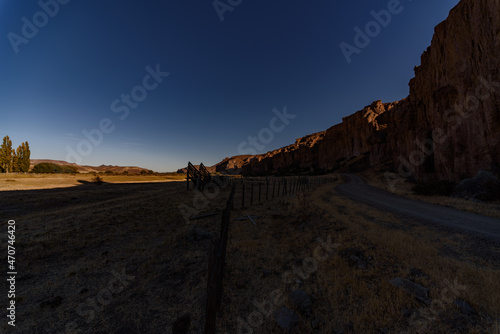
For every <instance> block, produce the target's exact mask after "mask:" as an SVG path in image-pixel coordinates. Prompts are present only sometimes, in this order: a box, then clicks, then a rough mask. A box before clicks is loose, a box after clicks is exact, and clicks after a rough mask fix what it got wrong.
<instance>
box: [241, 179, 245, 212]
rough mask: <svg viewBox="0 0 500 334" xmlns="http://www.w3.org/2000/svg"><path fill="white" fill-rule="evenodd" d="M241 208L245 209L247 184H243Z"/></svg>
mask: <svg viewBox="0 0 500 334" xmlns="http://www.w3.org/2000/svg"><path fill="white" fill-rule="evenodd" d="M241 208H242V209H244V208H245V183H242V189H241Z"/></svg>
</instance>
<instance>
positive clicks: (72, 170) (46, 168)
mask: <svg viewBox="0 0 500 334" xmlns="http://www.w3.org/2000/svg"><path fill="white" fill-rule="evenodd" d="M31 172H32V173H48V174H76V173H79V172H78V168H77V167H75V166H62V165H56V164H52V163H47V162H43V163H40V164H37V165H35V167H33V170H32V171H31Z"/></svg>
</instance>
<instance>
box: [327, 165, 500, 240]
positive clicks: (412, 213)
mask: <svg viewBox="0 0 500 334" xmlns="http://www.w3.org/2000/svg"><path fill="white" fill-rule="evenodd" d="M342 176H343V178H344V184H342V185H339V186H337V188H336V190H337V192H338V193H340V194H342V195H344V196H347V197H349V198H351V199H353V200H356V201H359V202H363V203H366V204H368V205H371V206H374V207H376V208H379V209H383V210H387V211H391V212H393V213H396V214H402V215H404V216H407V217H412V218H415V219H418V220H423V221H426V222H429V223H433V224H439V225H443V226H446V227H449V228H453V229H456V230H461V231H464V232H468V233H472V234H475V235H477V236H480V237H486V238H488V239H490V240H492V241H495V242H500V220H499V219H496V218H490V217H485V216H481V215H477V214H473V213H469V212H466V211H460V210H456V209H452V208H448V207H443V206H439V205H435V204H430V203H426V202H421V201H416V200H412V199H408V198H405V197H401V196H397V195H394V194H391V193H389V192H387V191H384V190H381V189H378V188H375V187H372V186H369V185H367V184H366V183H365V181H364V180H363V179H361V178H360V177H359V176H356V175H352V174H342Z"/></svg>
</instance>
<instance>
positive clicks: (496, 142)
mask: <svg viewBox="0 0 500 334" xmlns="http://www.w3.org/2000/svg"><path fill="white" fill-rule="evenodd" d="M499 51H500V0H488V1H477V0H463V1H461V2H460V3H459V4H458V5H457V6H456V7H455V8H454V9H452V10H451V12H450V15H449V17H448V19H447V20H446V21H444V22H442V23H441V24H439V25H438V26H437V27H436V28H435V33H434V37H433V40H432V43H431V46H430V47H429V48H428V49H427V50H426V51H425V52H424V53H423V55H422V59H421V65H420V66H418V67H416V68H415V78H414V79H412V80H411V81H410V84H409V85H410V95H409V97H408V98H406V99H404V100H402V101H399V102H394V103H386V104H383V103H382V102H381V101H376V102H374V103H373V104H372V105H370V106H368V107H365V108H364V109H363V110H360V111H358V112H356V113H354V114H353V115H351V116H348V117H345V118H344V119H343V122H342V123H341V124H338V125H335V126H333V127H331V128H329V129H328V130H326V131H324V132H320V133H315V134H312V135H309V136H306V137H304V138H300V139H297V141H296V142H295V144H293V145H290V146H287V147H284V148H281V149H279V150H276V151H272V152H269V153H267V154H263V155H257V156H252V157H248V158H247V159H245V160H246V161H245V162H244V163H242V165H241V166H238V167H242V172H243V173H245V174H264V173H265V174H270V173H275V172H300V171H323V170H335V169H337V170H361V169H364V168H370V167H372V168H376V169H379V170H392V171H397V172H399V173H400V174H401V175H402V176H405V177H408V176H412V177H414V178H416V179H426V178H437V179H441V180H454V181H456V180H459V179H461V178H464V177H472V176H474V175H475V174H476V173H477V172H478V170H480V169H487V170H492V171H494V172H496V173H498V172H499V171H500V78H499V69H500V54H499Z"/></svg>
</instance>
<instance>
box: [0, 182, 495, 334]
mask: <svg viewBox="0 0 500 334" xmlns="http://www.w3.org/2000/svg"><path fill="white" fill-rule="evenodd" d="M78 184H79V185H78V186H73V187H66V188H57V189H38V190H23V191H20V190H17V191H16V190H12V191H2V192H0V219H1V220H2V221H4V222H5V223H4V224H2V226H4V228H3V230H2V231H0V238H1V240H2V241H4V240H7V227H6V226H7V224H6V222H7V221H8V220H11V219H13V220H15V221H16V243H15V247H16V264H17V272H18V275H17V281H16V287H17V291H16V307H17V308H16V311H17V312H16V328H15V330H12V328H11V327H10V326H8V325H7V323H6V321H3V322H2V324H1V325H0V332H2V333H3V332H5V333H172V332H173V326H174V323H176V324H177V325H178V324H179V321H178V319H180V318H182V317H183V316H186V317H184V318H183V319H189V321H188V323H189V326H188V328H189V329H188V331H187V332H188V333H199V332H200V330H201V329H202V328H203V321H204V317H203V314H204V305H205V304H204V303H205V288H206V274H207V259H208V249H209V245H210V242H212V241H213V240H214V239H215V236H216V235H217V234H218V232H219V229H220V217H219V216H217V215H216V216H212V217H208V218H204V219H199V220H194V221H189V220H186V219H185V217H186V215H195V213H198V214H203V213H210V212H215V211H217V210H220V209H222V208H223V207H224V206H225V200H226V199H227V195H228V190H223V191H221V192H220V193H219V194H214V195H213V196H210V199H209V200H207V201H205V200H200V197H199V195H200V194H198V193H196V192H194V191H192V190H190V191H187V190H186V189H185V183H183V182H163V183H159V182H156V183H128V184H121V183H107V184H103V185H95V184H92V183H78ZM205 198H206V197H205ZM197 203H198V204H197ZM200 203H201V204H200ZM186 208H191V209H190V210H187V209H186ZM193 208H195V209H196V210H193ZM247 214H250V215H254V216H258V217H256V218H255V219H254V220H255V223H256V225H254V224H253V223H251V222H250V221H249V220H234V218H239V217H243V216H246V215H247ZM231 217H232V219H233V220H232V223H231V227H230V231H229V244H228V255H227V258H226V260H227V266H226V268H227V270H226V276H225V282H224V297H223V303H222V304H223V305H222V310H221V313H220V315H219V318H218V328H219V331H220V332H221V333H238V332H242V328H243V327H244V326H245V325H244V323H246V324H248V326H250V328H251V329H252V331H253V333H279V332H281V329H280V328H279V327H278V326H277V324H276V322H275V321H274V320H273V315H269V316H267V315H265V314H263V315H262V319H261V318H260V317H259V316H258V314H257V313H255V312H256V311H259V309H258V308H257V307H256V304H258V305H264V304H265V302H266V301H269V300H270V299H269V296H271V295H273V296H275V295H276V294H280V296H281V298H278V299H277V301H278V303H276V304H274V300H275V299H272V300H271V301H272V302H273V305H272V307H273V308H275V307H276V308H277V307H278V306H279V307H281V306H286V307H288V308H290V309H292V310H294V311H295V312H296V313H297V314H298V317H299V322H298V324H297V326H296V327H295V329H294V333H332V332H333V333H404V332H407V333H420V332H421V333H445V332H446V333H499V331H498V322H497V323H495V319H496V318H498V317H499V316H500V312H499V310H500V283H499V282H500V271H499V270H498V268H500V248H499V247H497V246H495V245H484V244H482V242H481V240H474V239H473V238H470V237H468V236H464V235H461V234H456V233H449V232H448V231H441V230H439V229H433V228H431V227H428V226H422V225H421V224H418V222H412V221H409V220H405V219H403V218H401V217H398V216H395V215H393V214H390V213H387V212H381V211H378V210H376V209H373V208H370V207H368V206H366V205H364V204H360V203H356V202H353V201H351V200H349V199H346V198H343V197H341V196H339V195H338V194H336V193H335V191H334V185H324V186H321V187H319V188H317V189H316V190H314V191H313V192H312V193H310V194H307V193H304V194H298V195H297V194H296V195H291V196H290V195H289V196H286V197H281V198H276V199H274V200H269V201H266V202H264V203H263V204H257V205H253V206H249V207H248V208H246V209H241V208H236V209H235V210H234V211H233V213H232V216H231ZM322 243H323V244H324V243H326V244H327V245H328V244H330V245H332V247H333V245H334V247H333V248H332V252H328V253H324V252H323V253H321V255H322V256H321V257H320V258H318V260H317V261H316V263H315V264H314V262H312V260H311V259H312V258H315V250H316V249H317V247H318V246H319V245H321V244H322ZM2 245H3V247H2V248H4V249H5V251H4V254H5V255H4V256H3V257H2V258H4V263H5V267H7V256H6V255H7V249H6V243H5V242H2ZM479 245H482V251H481V252H478V251H475V250H477V249H478V247H479ZM316 255H317V254H316ZM301 268H302V269H301ZM304 269H307V270H306V271H304ZM5 271H6V270H4V272H5ZM4 275H5V274H4ZM394 277H403V278H407V279H410V280H412V281H415V282H417V283H419V284H422V285H424V286H426V287H427V288H429V290H430V292H429V298H430V300H432V301H435V302H436V303H437V302H441V303H440V304H439V305H443V306H442V307H440V308H437V309H436V308H435V307H434V308H432V307H431V306H432V305H434V304H436V303H434V304H430V305H427V304H424V303H422V302H419V301H418V300H416V299H415V298H414V297H413V296H411V295H410V294H408V293H406V292H404V291H402V290H400V289H398V288H396V287H394V286H392V285H391V284H389V283H388V281H389V280H390V279H392V278H394ZM3 281H4V284H3V285H2V293H1V296H4V297H3V300H4V301H3V302H2V304H4V305H5V304H6V303H7V297H5V296H6V295H7V289H8V286H7V284H6V283H5V280H3ZM455 283H456V284H458V285H455V286H456V287H458V288H459V289H458V290H457V291H458V293H457V294H456V295H453V300H450V301H448V299H443V298H442V297H441V295H442V291H443V290H444V289H449V284H455ZM462 286H464V287H465V288H464V289H462ZM447 287H448V288H447ZM299 288H300V289H303V290H304V291H305V292H306V293H307V294H308V295H310V296H311V299H312V308H311V310H310V312H309V313H307V314H305V313H302V312H301V311H300V310H299V309H297V307H296V306H295V305H293V303H292V302H291V301H290V299H289V297H288V294H289V293H290V292H291V291H293V290H295V289H299ZM273 292H274V294H273ZM455 299H463V300H465V301H467V303H468V304H469V305H470V306H471V307H472V308H473V310H474V311H473V312H471V313H470V314H466V313H464V310H461V309H459V308H458V307H456V306H455V304H454V300H455ZM251 315H253V316H256V317H257V320H255V319H252V318H250V319H249V316H251ZM3 317H4V316H3ZM4 319H5V317H4ZM176 321H177V322H176ZM249 321H250V322H249ZM256 321H257V322H256ZM254 325H256V326H254ZM181 327H182V326H181ZM243 332H244V331H243Z"/></svg>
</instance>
